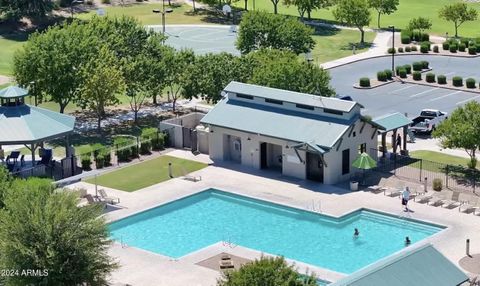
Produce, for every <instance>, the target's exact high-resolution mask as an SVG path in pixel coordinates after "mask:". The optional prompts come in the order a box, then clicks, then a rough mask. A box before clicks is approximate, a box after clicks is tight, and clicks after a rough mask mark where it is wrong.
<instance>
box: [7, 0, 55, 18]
mask: <svg viewBox="0 0 480 286" xmlns="http://www.w3.org/2000/svg"><path fill="white" fill-rule="evenodd" d="M53 7H54V3H53V1H52V0H14V1H12V0H0V15H3V16H4V18H5V19H7V20H19V19H20V18H22V17H32V18H43V17H45V16H46V15H47V13H49V12H50V11H52V9H53Z"/></svg>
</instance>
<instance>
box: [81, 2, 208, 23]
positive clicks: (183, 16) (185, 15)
mask: <svg viewBox="0 0 480 286" xmlns="http://www.w3.org/2000/svg"><path fill="white" fill-rule="evenodd" d="M153 9H160V10H161V9H162V5H161V4H160V3H158V4H132V5H128V6H125V7H121V6H113V7H106V8H104V10H105V12H106V14H107V15H109V16H122V15H125V16H132V17H135V18H137V19H138V20H139V21H140V23H142V24H144V25H160V24H162V17H161V16H162V14H160V13H159V14H156V13H153V12H152V10H153ZM172 9H173V12H171V13H168V14H165V15H166V16H165V22H166V24H167V25H171V24H208V22H209V19H210V16H209V14H208V13H206V12H204V11H201V10H200V11H198V13H193V12H192V10H193V9H192V7H191V6H188V5H181V6H172ZM95 14H96V12H95V11H90V12H89V13H83V14H76V15H75V17H76V18H79V19H83V20H88V19H90V18H91V17H92V16H93V15H95Z"/></svg>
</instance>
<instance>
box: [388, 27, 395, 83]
mask: <svg viewBox="0 0 480 286" xmlns="http://www.w3.org/2000/svg"><path fill="white" fill-rule="evenodd" d="M388 27H389V28H391V29H392V74H393V75H394V76H395V26H393V25H392V26H388Z"/></svg>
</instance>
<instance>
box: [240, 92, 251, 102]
mask: <svg viewBox="0 0 480 286" xmlns="http://www.w3.org/2000/svg"><path fill="white" fill-rule="evenodd" d="M237 98H243V99H250V100H252V99H253V96H251V95H246V94H241V93H237Z"/></svg>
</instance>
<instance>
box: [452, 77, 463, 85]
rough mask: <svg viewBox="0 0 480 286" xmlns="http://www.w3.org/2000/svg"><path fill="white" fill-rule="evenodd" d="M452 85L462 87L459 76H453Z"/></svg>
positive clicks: (461, 80)
mask: <svg viewBox="0 0 480 286" xmlns="http://www.w3.org/2000/svg"><path fill="white" fill-rule="evenodd" d="M452 84H453V86H462V85H463V79H462V77H461V76H454V77H453V78H452Z"/></svg>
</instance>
